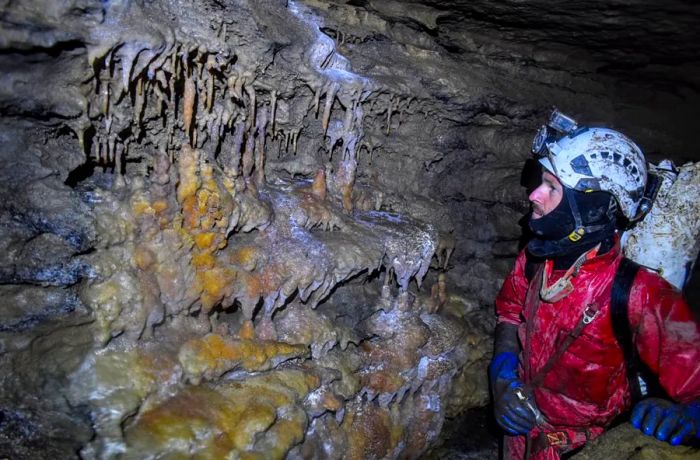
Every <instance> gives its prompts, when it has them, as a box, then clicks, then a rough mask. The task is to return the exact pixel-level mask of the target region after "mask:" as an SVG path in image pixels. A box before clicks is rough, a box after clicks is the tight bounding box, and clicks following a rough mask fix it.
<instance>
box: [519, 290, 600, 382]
mask: <svg viewBox="0 0 700 460" xmlns="http://www.w3.org/2000/svg"><path fill="white" fill-rule="evenodd" d="M596 315H598V304H596V303H591V304H588V305H586V308H585V309H584V310H583V313H582V314H581V319H580V320H579V321H578V323H577V324H576V327H574V329H573V330H572V331H570V332H569V333H568V334H567V335H566V338H564V340H562V341H561V343H560V344H559V347H557V350H556V351H555V352H554V353H553V354H552V355H551V356H550V357H549V359H547V362H546V363H544V366H542V367H541V368H540V370H539V371H538V372H537V374H535V375H534V376H533V377H532V379H531V380H530V382H529V384H530V385H531V386H533V387H536V386H539V384H541V383H542V381H543V380H544V377H545V376H546V375H547V373H548V372H549V371H550V370H551V369H552V367H554V365H555V364H556V363H557V361H559V358H561V356H562V355H563V354H564V353H565V352H566V350H567V349H568V348H569V346H570V345H571V344H572V343H573V341H574V340H576V339H577V338H578V336H580V335H581V331H583V328H584V327H586V325H587V324H590V323H591V321H593V319H595V317H596Z"/></svg>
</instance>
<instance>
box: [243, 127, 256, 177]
mask: <svg viewBox="0 0 700 460" xmlns="http://www.w3.org/2000/svg"><path fill="white" fill-rule="evenodd" d="M254 152H255V129H254V128H253V127H251V128H249V129H248V135H247V138H246V142H245V150H244V151H243V159H242V168H243V177H245V178H248V177H250V173H251V172H252V171H253V165H254Z"/></svg>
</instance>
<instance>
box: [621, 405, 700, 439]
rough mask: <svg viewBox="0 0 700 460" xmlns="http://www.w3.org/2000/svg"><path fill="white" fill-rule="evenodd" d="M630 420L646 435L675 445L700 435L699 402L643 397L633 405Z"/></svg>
mask: <svg viewBox="0 0 700 460" xmlns="http://www.w3.org/2000/svg"><path fill="white" fill-rule="evenodd" d="M631 422H632V425H633V426H634V427H635V428H637V429H639V430H642V432H643V433H644V434H646V435H647V436H654V437H655V438H656V439H658V440H660V441H666V442H669V443H670V444H671V445H674V446H677V445H678V444H680V443H682V442H683V441H685V440H688V439H691V438H692V437H700V402H694V403H691V404H673V403H672V402H670V401H666V400H664V399H659V398H649V399H645V400H644V401H641V402H640V403H638V404H637V405H636V406H634V410H632V418H631Z"/></svg>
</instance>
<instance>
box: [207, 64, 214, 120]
mask: <svg viewBox="0 0 700 460" xmlns="http://www.w3.org/2000/svg"><path fill="white" fill-rule="evenodd" d="M215 67H216V58H215V57H214V55H211V54H210V55H209V57H207V73H208V75H207V106H206V109H207V111H208V112H211V108H212V105H213V101H214V80H215V77H214V68H215Z"/></svg>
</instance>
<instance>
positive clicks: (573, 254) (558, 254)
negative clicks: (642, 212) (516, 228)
mask: <svg viewBox="0 0 700 460" xmlns="http://www.w3.org/2000/svg"><path fill="white" fill-rule="evenodd" d="M572 202H573V204H574V205H573V206H572ZM615 204H616V202H615V199H614V197H613V196H612V195H611V194H610V193H608V192H588V193H586V192H579V191H577V190H573V189H570V188H568V187H563V194H562V200H561V202H560V203H559V205H558V206H557V207H556V208H554V209H553V210H552V211H551V212H549V213H548V214H545V215H544V216H542V217H540V218H539V219H532V218H531V219H530V230H532V232H533V233H534V238H533V239H532V240H530V242H529V243H528V245H527V249H528V252H529V253H530V254H531V255H533V256H535V257H536V258H542V259H553V260H554V268H555V269H557V270H560V269H566V268H569V267H570V266H571V265H572V264H573V263H574V262H575V261H576V259H578V257H579V256H580V255H581V254H583V253H584V252H586V251H588V250H590V249H592V248H593V247H595V246H596V245H597V244H598V243H601V245H600V250H599V254H603V253H605V252H607V251H608V250H610V248H612V247H613V245H614V244H615V227H616V218H615V214H616V206H615ZM574 209H578V212H579V215H580V218H581V223H582V224H583V226H584V227H596V229H595V230H593V231H586V233H585V234H584V235H583V236H582V237H581V239H579V240H578V241H571V240H570V239H569V238H568V236H569V235H570V234H571V232H573V231H574V230H576V228H575V227H576V220H575V219H574Z"/></svg>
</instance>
